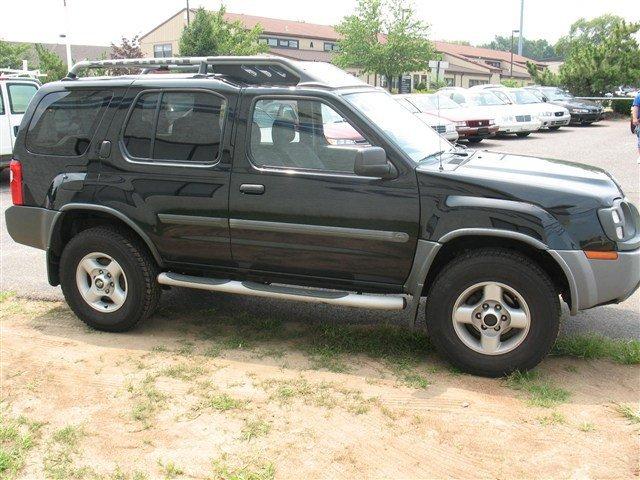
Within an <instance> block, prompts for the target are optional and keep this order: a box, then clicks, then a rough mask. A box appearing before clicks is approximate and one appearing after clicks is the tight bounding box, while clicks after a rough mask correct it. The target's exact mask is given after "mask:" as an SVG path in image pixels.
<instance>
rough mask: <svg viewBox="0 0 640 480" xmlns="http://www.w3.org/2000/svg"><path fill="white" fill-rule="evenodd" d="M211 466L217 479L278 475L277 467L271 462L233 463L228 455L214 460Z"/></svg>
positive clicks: (269, 478)
mask: <svg viewBox="0 0 640 480" xmlns="http://www.w3.org/2000/svg"><path fill="white" fill-rule="evenodd" d="M211 466H212V468H213V478H215V479H216V480H273V479H274V478H275V475H276V467H275V466H274V464H273V463H271V462H264V463H261V464H260V463H258V462H255V461H252V462H245V463H243V464H242V465H232V464H231V463H230V462H229V460H228V456H227V455H223V456H222V457H221V458H219V459H217V460H214V461H213V462H212V465H211Z"/></svg>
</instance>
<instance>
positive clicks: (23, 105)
mask: <svg viewBox="0 0 640 480" xmlns="http://www.w3.org/2000/svg"><path fill="white" fill-rule="evenodd" d="M7 90H8V91H9V103H10V105H11V113H24V112H26V111H27V107H28V106H29V102H30V101H31V99H32V98H33V96H34V95H35V94H36V92H37V91H38V87H36V86H35V85H34V84H32V83H8V84H7Z"/></svg>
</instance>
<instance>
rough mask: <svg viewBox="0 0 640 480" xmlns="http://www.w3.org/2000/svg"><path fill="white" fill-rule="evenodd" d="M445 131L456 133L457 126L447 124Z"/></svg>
mask: <svg viewBox="0 0 640 480" xmlns="http://www.w3.org/2000/svg"><path fill="white" fill-rule="evenodd" d="M445 130H446V131H447V132H455V130H456V126H455V125H454V124H453V123H447V125H446V126H445Z"/></svg>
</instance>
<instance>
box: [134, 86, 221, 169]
mask: <svg viewBox="0 0 640 480" xmlns="http://www.w3.org/2000/svg"><path fill="white" fill-rule="evenodd" d="M225 111H226V103H225V100H224V99H223V98H221V97H219V96H217V95H214V94H211V93H207V92H194V91H167V92H163V93H158V92H150V93H145V94H143V95H141V96H140V97H138V100H137V101H136V104H135V105H134V107H133V110H132V111H131V115H130V116H129V120H128V122H127V125H126V127H125V130H124V135H123V143H124V146H125V148H126V150H127V152H128V153H129V155H131V156H132V157H135V158H141V159H146V160H149V161H152V160H160V161H178V162H197V163H211V162H214V161H215V160H217V158H218V155H219V153H220V145H221V142H222V132H223V125H224V117H225Z"/></svg>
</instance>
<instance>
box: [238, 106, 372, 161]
mask: <svg viewBox="0 0 640 480" xmlns="http://www.w3.org/2000/svg"><path fill="white" fill-rule="evenodd" d="M355 145H358V146H367V145H369V142H368V141H367V140H366V139H365V138H364V136H363V135H362V134H360V132H358V130H357V129H356V128H355V127H354V126H353V125H352V124H351V123H350V122H349V121H348V120H347V119H346V118H344V117H343V115H341V114H340V113H339V112H337V111H336V110H335V109H334V108H333V107H331V106H330V105H328V104H326V103H323V102H321V101H319V100H315V99H302V98H300V99H290V98H286V99H261V100H258V101H257V102H256V103H255V105H254V108H253V114H252V121H251V140H250V155H251V161H252V163H253V164H254V165H256V166H258V167H276V168H278V167H279V168H287V169H300V170H321V171H327V172H339V173H353V172H354V162H355V154H356V150H355V149H354V148H349V147H350V146H355Z"/></svg>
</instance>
